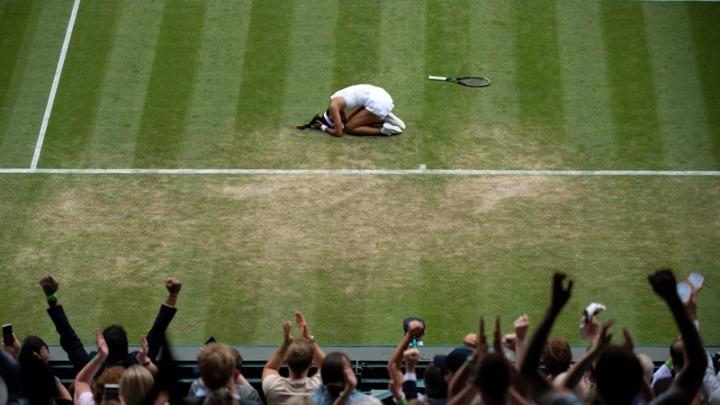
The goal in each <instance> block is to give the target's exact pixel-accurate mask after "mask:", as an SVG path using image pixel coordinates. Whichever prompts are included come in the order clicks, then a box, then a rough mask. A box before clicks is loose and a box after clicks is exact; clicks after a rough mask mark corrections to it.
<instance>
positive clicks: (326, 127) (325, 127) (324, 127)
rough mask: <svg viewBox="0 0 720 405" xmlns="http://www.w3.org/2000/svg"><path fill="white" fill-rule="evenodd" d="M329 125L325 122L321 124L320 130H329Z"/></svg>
mask: <svg viewBox="0 0 720 405" xmlns="http://www.w3.org/2000/svg"><path fill="white" fill-rule="evenodd" d="M327 129H328V126H327V125H325V124H322V125H320V130H321V131H323V132H327Z"/></svg>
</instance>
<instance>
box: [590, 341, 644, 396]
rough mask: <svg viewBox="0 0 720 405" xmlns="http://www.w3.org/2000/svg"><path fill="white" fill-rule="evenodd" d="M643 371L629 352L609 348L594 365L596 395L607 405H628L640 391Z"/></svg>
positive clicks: (621, 348)
mask: <svg viewBox="0 0 720 405" xmlns="http://www.w3.org/2000/svg"><path fill="white" fill-rule="evenodd" d="M642 379H643V370H642V366H641V365H640V361H639V360H638V359H637V356H635V353H633V352H632V351H631V350H628V349H626V348H624V347H622V346H610V347H608V348H607V349H605V350H604V351H603V353H602V354H601V355H600V358H599V359H598V361H597V364H596V365H595V384H596V388H597V393H598V394H599V395H600V396H601V397H602V399H603V400H604V401H605V403H607V404H629V403H631V401H632V400H633V398H635V396H636V395H637V394H638V392H639V391H640V386H641V384H642Z"/></svg>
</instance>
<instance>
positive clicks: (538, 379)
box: [520, 273, 573, 403]
mask: <svg viewBox="0 0 720 405" xmlns="http://www.w3.org/2000/svg"><path fill="white" fill-rule="evenodd" d="M565 278H567V276H566V275H565V274H564V273H555V274H554V275H553V287H552V299H551V301H550V307H548V309H547V312H546V313H545V316H544V317H543V319H542V320H541V321H540V323H539V324H538V327H537V329H536V330H535V333H533V335H532V337H531V338H530V342H529V343H528V347H527V352H526V353H525V356H524V358H523V360H522V363H521V365H520V378H521V379H522V381H523V384H524V385H525V387H526V388H527V389H528V391H529V394H530V395H531V396H532V397H533V398H534V399H535V400H536V401H537V402H538V403H544V402H545V401H544V399H546V398H545V397H546V396H547V395H548V394H551V392H552V390H553V387H552V385H551V384H550V383H549V382H548V381H547V380H546V379H544V378H543V377H542V376H541V375H540V374H539V373H538V367H539V366H540V356H541V355H542V348H543V345H544V344H545V341H546V340H547V337H548V335H549V334H550V330H551V329H552V326H553V324H554V323H555V319H557V317H558V315H560V311H562V309H563V307H564V306H565V304H567V302H568V300H569V299H570V293H571V292H572V286H573V282H572V281H568V283H567V288H565V287H564V286H563V282H564V281H565Z"/></svg>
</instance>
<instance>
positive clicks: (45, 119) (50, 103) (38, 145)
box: [30, 0, 80, 169]
mask: <svg viewBox="0 0 720 405" xmlns="http://www.w3.org/2000/svg"><path fill="white" fill-rule="evenodd" d="M78 8H80V0H75V4H73V9H72V13H71V14H70V21H69V22H68V27H67V31H65V41H64V42H63V46H62V50H61V51H60V59H58V64H57V68H56V69H55V78H54V79H53V83H52V87H51V88H50V96H49V97H48V102H47V106H46V107H45V115H43V120H42V125H41V126H40V133H39V134H38V140H37V143H36V144H35V152H34V153H33V158H32V163H30V168H31V169H35V168H37V164H38V161H39V160H40V152H41V151H42V146H43V142H45V133H46V132H47V127H48V123H49V122H50V113H51V112H52V108H53V104H54V103H55V94H56V93H57V89H58V86H59V85H60V75H62V69H63V65H64V64H65V57H66V56H67V51H68V47H69V46H70V37H71V36H72V32H73V28H74V27H75V19H76V18H77V13H78Z"/></svg>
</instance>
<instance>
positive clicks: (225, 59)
mask: <svg viewBox="0 0 720 405" xmlns="http://www.w3.org/2000/svg"><path fill="white" fill-rule="evenodd" d="M250 7H251V3H249V2H209V3H208V4H207V10H206V12H205V17H204V18H205V23H204V24H203V25H204V27H205V28H204V30H203V31H202V33H201V35H202V42H201V44H200V49H199V51H198V54H197V58H196V59H197V70H196V72H195V82H194V83H193V89H192V96H191V103H190V107H189V114H188V117H187V121H186V125H185V128H186V132H187V133H186V136H185V139H184V142H183V143H182V147H181V155H182V161H183V162H184V165H185V166H186V167H204V166H207V164H208V162H218V163H217V164H215V166H218V167H223V166H230V167H232V162H228V161H226V160H220V159H219V156H221V155H222V153H221V151H222V150H223V149H225V147H227V146H228V145H231V144H232V140H233V138H234V137H235V135H236V134H235V119H236V115H235V110H236V106H237V105H238V98H239V97H240V94H239V92H238V91H237V89H238V88H239V87H240V81H241V78H242V76H241V73H242V71H243V65H244V60H245V49H246V47H247V45H248V44H247V42H246V41H247V37H248V27H249V24H250Z"/></svg>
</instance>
